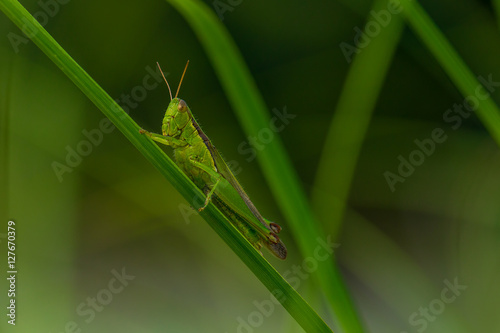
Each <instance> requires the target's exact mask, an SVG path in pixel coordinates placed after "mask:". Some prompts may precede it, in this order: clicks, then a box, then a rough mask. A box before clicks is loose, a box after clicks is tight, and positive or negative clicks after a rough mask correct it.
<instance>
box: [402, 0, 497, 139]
mask: <svg viewBox="0 0 500 333" xmlns="http://www.w3.org/2000/svg"><path fill="white" fill-rule="evenodd" d="M401 3H402V5H403V7H404V11H403V13H404V14H405V17H406V19H407V20H408V23H409V25H410V26H411V28H412V29H413V30H414V32H415V33H416V34H417V35H418V36H419V37H420V39H421V40H422V41H423V42H424V44H425V45H426V46H427V47H428V48H429V50H430V51H431V53H432V54H433V55H434V57H435V58H436V59H437V61H438V62H439V64H440V65H441V67H442V68H443V69H444V71H445V72H446V73H447V74H448V76H449V77H450V79H451V81H452V82H453V83H454V84H455V86H456V87H457V88H458V90H459V91H460V92H461V93H462V95H463V96H464V97H475V96H476V95H477V93H476V90H477V89H478V87H481V83H479V81H478V80H477V79H476V76H475V75H474V74H473V73H472V71H471V70H470V69H469V68H468V67H467V65H466V64H465V62H464V61H463V60H462V58H460V56H459V55H458V53H457V52H456V51H455V49H454V48H453V46H452V45H451V44H450V42H448V40H447V39H446V37H445V36H444V34H443V33H442V32H441V31H440V30H439V28H438V27H437V26H436V25H435V24H434V22H432V20H431V18H430V17H429V15H427V13H426V12H425V10H424V9H423V8H422V7H421V6H420V4H419V3H418V2H417V1H416V0H411V1H410V0H403V1H402V2H401ZM485 78H486V77H485ZM493 79H495V78H493ZM481 94H484V91H483V92H481ZM477 100H478V106H477V108H476V110H475V111H476V113H477V115H478V117H479V119H480V120H481V121H482V122H483V124H484V126H485V127H486V129H487V130H488V131H489V132H490V134H491V136H492V137H493V139H494V140H495V141H496V142H497V144H498V145H500V109H499V108H498V106H497V105H496V104H495V103H494V102H493V100H492V99H491V98H489V97H488V98H477Z"/></svg>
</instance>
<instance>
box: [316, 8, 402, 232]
mask: <svg viewBox="0 0 500 333" xmlns="http://www.w3.org/2000/svg"><path fill="white" fill-rule="evenodd" d="M387 5H388V1H387V0H377V1H375V3H374V6H373V8H372V9H373V11H375V12H377V13H378V12H379V11H380V10H382V9H385V8H387ZM373 20H374V18H373V17H372V16H371V14H370V15H369V16H368V19H367V21H368V22H369V21H373ZM403 27H404V24H403V18H402V17H401V16H398V15H392V17H391V21H390V23H389V24H388V25H387V26H386V27H381V30H380V33H379V34H378V35H377V36H375V37H373V38H372V39H371V41H370V43H369V44H368V45H367V46H366V47H365V48H362V49H360V53H359V54H357V55H356V56H355V57H354V60H353V62H352V64H351V68H350V70H349V73H348V75H347V78H346V80H345V83H344V87H343V89H342V92H341V95H340V98H339V102H338V105H337V108H336V110H335V114H334V117H333V119H332V123H331V125H330V128H329V130H328V136H327V139H326V142H325V145H324V147H323V153H322V154H321V156H322V157H321V160H320V163H319V167H318V172H317V174H316V180H315V186H314V192H313V196H312V201H313V203H314V205H315V207H314V208H315V212H316V213H317V215H318V216H319V217H321V219H322V220H323V221H329V224H328V227H329V230H328V231H329V233H330V234H331V235H333V236H334V237H335V236H336V235H337V233H338V230H339V228H340V226H341V223H342V217H343V215H344V210H345V205H346V201H347V198H348V196H349V188H350V186H351V180H352V177H353V173H354V171H355V169H356V162H357V160H358V156H359V152H360V150H361V146H362V143H363V140H364V137H365V134H366V131H367V128H368V125H369V123H370V119H371V114H372V111H373V110H374V108H375V104H376V101H377V97H378V94H379V93H380V90H381V89H382V85H383V82H384V79H385V76H386V73H387V70H388V68H389V65H390V62H391V59H392V55H393V53H394V51H395V49H396V47H397V45H398V42H399V40H400V37H401V33H402V31H403ZM325 192H328V193H329V195H328V196H325V195H324V193H325ZM332 197H333V198H335V199H336V200H335V201H332Z"/></svg>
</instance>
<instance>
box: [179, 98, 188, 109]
mask: <svg viewBox="0 0 500 333" xmlns="http://www.w3.org/2000/svg"><path fill="white" fill-rule="evenodd" d="M177 110H179V112H186V111H187V104H186V102H184V100H183V99H181V100H180V101H179V104H178V105H177Z"/></svg>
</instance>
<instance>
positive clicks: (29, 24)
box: [0, 0, 331, 332]
mask: <svg viewBox="0 0 500 333" xmlns="http://www.w3.org/2000/svg"><path fill="white" fill-rule="evenodd" d="M0 9H1V10H2V11H3V12H4V13H5V14H6V15H7V16H8V17H9V18H10V19H11V20H12V21H13V22H14V23H15V24H16V25H17V26H18V27H19V28H21V29H25V31H26V30H28V32H29V33H31V35H32V38H31V39H32V40H33V42H34V43H35V44H36V45H37V46H38V47H39V48H40V49H41V50H42V51H43V52H44V53H45V54H46V55H47V56H48V57H49V58H50V59H51V60H52V61H53V62H54V63H55V64H56V65H57V66H58V67H59V68H60V69H61V70H62V71H63V72H64V73H65V74H66V75H67V76H68V77H69V78H70V79H71V80H72V81H73V82H74V83H75V85H76V86H77V87H78V88H79V89H81V90H82V92H83V93H84V94H85V95H86V96H87V97H88V98H89V99H90V100H91V101H92V102H93V103H94V104H95V105H96V106H97V107H98V108H99V109H100V110H101V111H102V112H103V113H104V114H105V115H106V117H108V118H109V119H110V120H111V121H112V122H113V124H114V125H115V126H116V127H117V128H118V129H119V130H120V131H121V132H122V133H123V134H124V135H125V137H127V139H129V140H130V142H132V144H134V146H135V147H136V148H137V149H138V150H139V151H140V152H141V153H142V154H143V155H144V156H145V157H146V159H147V160H149V161H150V162H151V163H152V164H153V165H154V166H155V167H156V168H157V169H158V170H159V171H160V173H162V174H163V175H164V176H165V177H166V178H167V179H168V180H169V181H170V182H171V183H172V185H173V186H174V187H175V188H176V189H177V190H178V191H179V192H180V193H181V194H182V195H183V196H184V197H185V198H186V200H188V201H190V200H191V198H193V197H195V196H197V195H198V196H202V195H203V194H202V193H201V192H200V191H199V190H198V189H197V188H196V186H195V185H194V184H193V183H192V182H191V181H190V180H189V179H188V178H187V177H186V176H185V175H184V174H183V173H182V172H181V171H180V170H179V168H177V166H176V165H175V164H174V163H173V162H172V161H171V160H170V159H169V158H168V157H167V156H166V155H165V154H164V153H163V151H162V150H161V149H160V148H159V147H158V146H156V144H154V143H153V142H152V141H151V140H150V139H148V138H146V137H145V136H142V135H140V134H139V126H138V125H137V124H136V123H135V122H134V121H133V120H132V119H131V118H130V117H129V116H128V115H127V114H126V113H125V112H124V111H123V110H122V109H121V108H120V107H119V106H118V105H117V103H116V102H115V101H114V100H113V99H112V98H111V97H110V96H109V95H108V94H106V92H105V91H104V90H102V88H100V86H99V85H98V84H97V83H96V82H95V81H94V80H93V79H92V78H91V77H90V76H89V75H88V74H87V73H86V72H85V71H84V70H83V69H82V68H81V67H80V66H79V65H78V64H77V63H76V62H75V61H74V60H73V59H72V58H71V57H70V56H69V55H68V54H67V53H66V52H65V51H64V49H63V48H62V47H61V46H60V45H59V44H57V42H56V41H55V40H54V39H53V38H52V37H51V36H50V35H49V34H48V32H47V31H45V29H43V27H42V26H41V25H40V24H39V23H38V22H37V21H36V20H35V19H34V18H33V17H32V16H31V15H30V14H29V13H28V12H27V11H26V9H25V8H24V7H22V5H21V4H20V3H19V2H17V1H13V0H1V1H0ZM201 216H202V217H203V218H204V219H205V220H206V221H207V222H208V223H209V225H210V226H211V227H212V228H213V229H214V230H215V232H217V234H218V235H219V236H220V237H221V238H222V239H223V240H224V241H225V242H226V243H227V244H228V245H229V246H230V248H231V249H232V250H233V251H234V252H235V253H236V254H237V255H238V256H239V257H240V258H241V260H242V261H243V262H244V263H245V264H246V265H247V266H248V267H249V268H250V270H251V271H252V272H253V273H254V274H255V275H256V276H257V278H258V279H259V280H260V281H261V282H262V283H263V284H264V285H265V286H266V287H267V288H268V289H269V290H270V291H271V292H276V291H277V292H278V295H280V296H278V297H277V298H278V299H279V300H280V302H281V304H282V305H283V306H284V307H285V309H286V310H287V311H288V312H289V313H290V314H291V315H292V316H293V317H294V318H295V320H296V321H297V322H298V323H299V324H300V325H301V326H302V328H304V330H305V331H306V332H331V330H330V328H329V327H328V326H327V325H326V324H325V323H324V321H323V320H322V319H321V318H320V317H319V316H318V315H317V313H316V312H314V310H313V309H312V308H311V307H310V306H309V305H308V304H307V303H306V302H305V301H304V299H303V298H302V297H301V296H300V295H299V294H298V293H297V292H296V291H295V290H294V289H293V288H292V287H291V286H290V285H289V284H288V283H287V282H286V281H285V280H284V279H283V277H282V276H281V275H280V274H279V273H278V272H277V271H276V270H275V269H274V268H273V267H272V266H271V265H270V264H269V263H268V262H267V261H266V260H265V259H264V258H263V257H262V256H261V255H260V254H259V253H258V252H257V251H256V250H255V249H254V248H253V246H252V245H251V244H250V243H248V241H247V240H246V239H245V238H244V237H243V236H242V235H241V234H240V233H239V232H238V231H237V230H236V229H235V228H234V227H233V226H232V225H231V224H230V223H229V222H228V221H227V220H226V219H225V218H224V216H223V215H222V214H221V213H220V212H219V211H218V210H217V209H216V208H215V206H214V205H213V204H210V205H209V206H208V207H207V209H205V210H204V211H203V212H202V213H201Z"/></svg>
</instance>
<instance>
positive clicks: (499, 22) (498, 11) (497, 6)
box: [492, 0, 500, 28]
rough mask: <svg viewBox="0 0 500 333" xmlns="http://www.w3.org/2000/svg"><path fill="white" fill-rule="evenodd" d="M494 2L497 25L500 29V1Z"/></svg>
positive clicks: (494, 0) (495, 0)
mask: <svg viewBox="0 0 500 333" xmlns="http://www.w3.org/2000/svg"><path fill="white" fill-rule="evenodd" d="M492 2H493V7H494V8H495V12H496V14H497V25H498V27H499V28H500V0H493V1H492Z"/></svg>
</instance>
